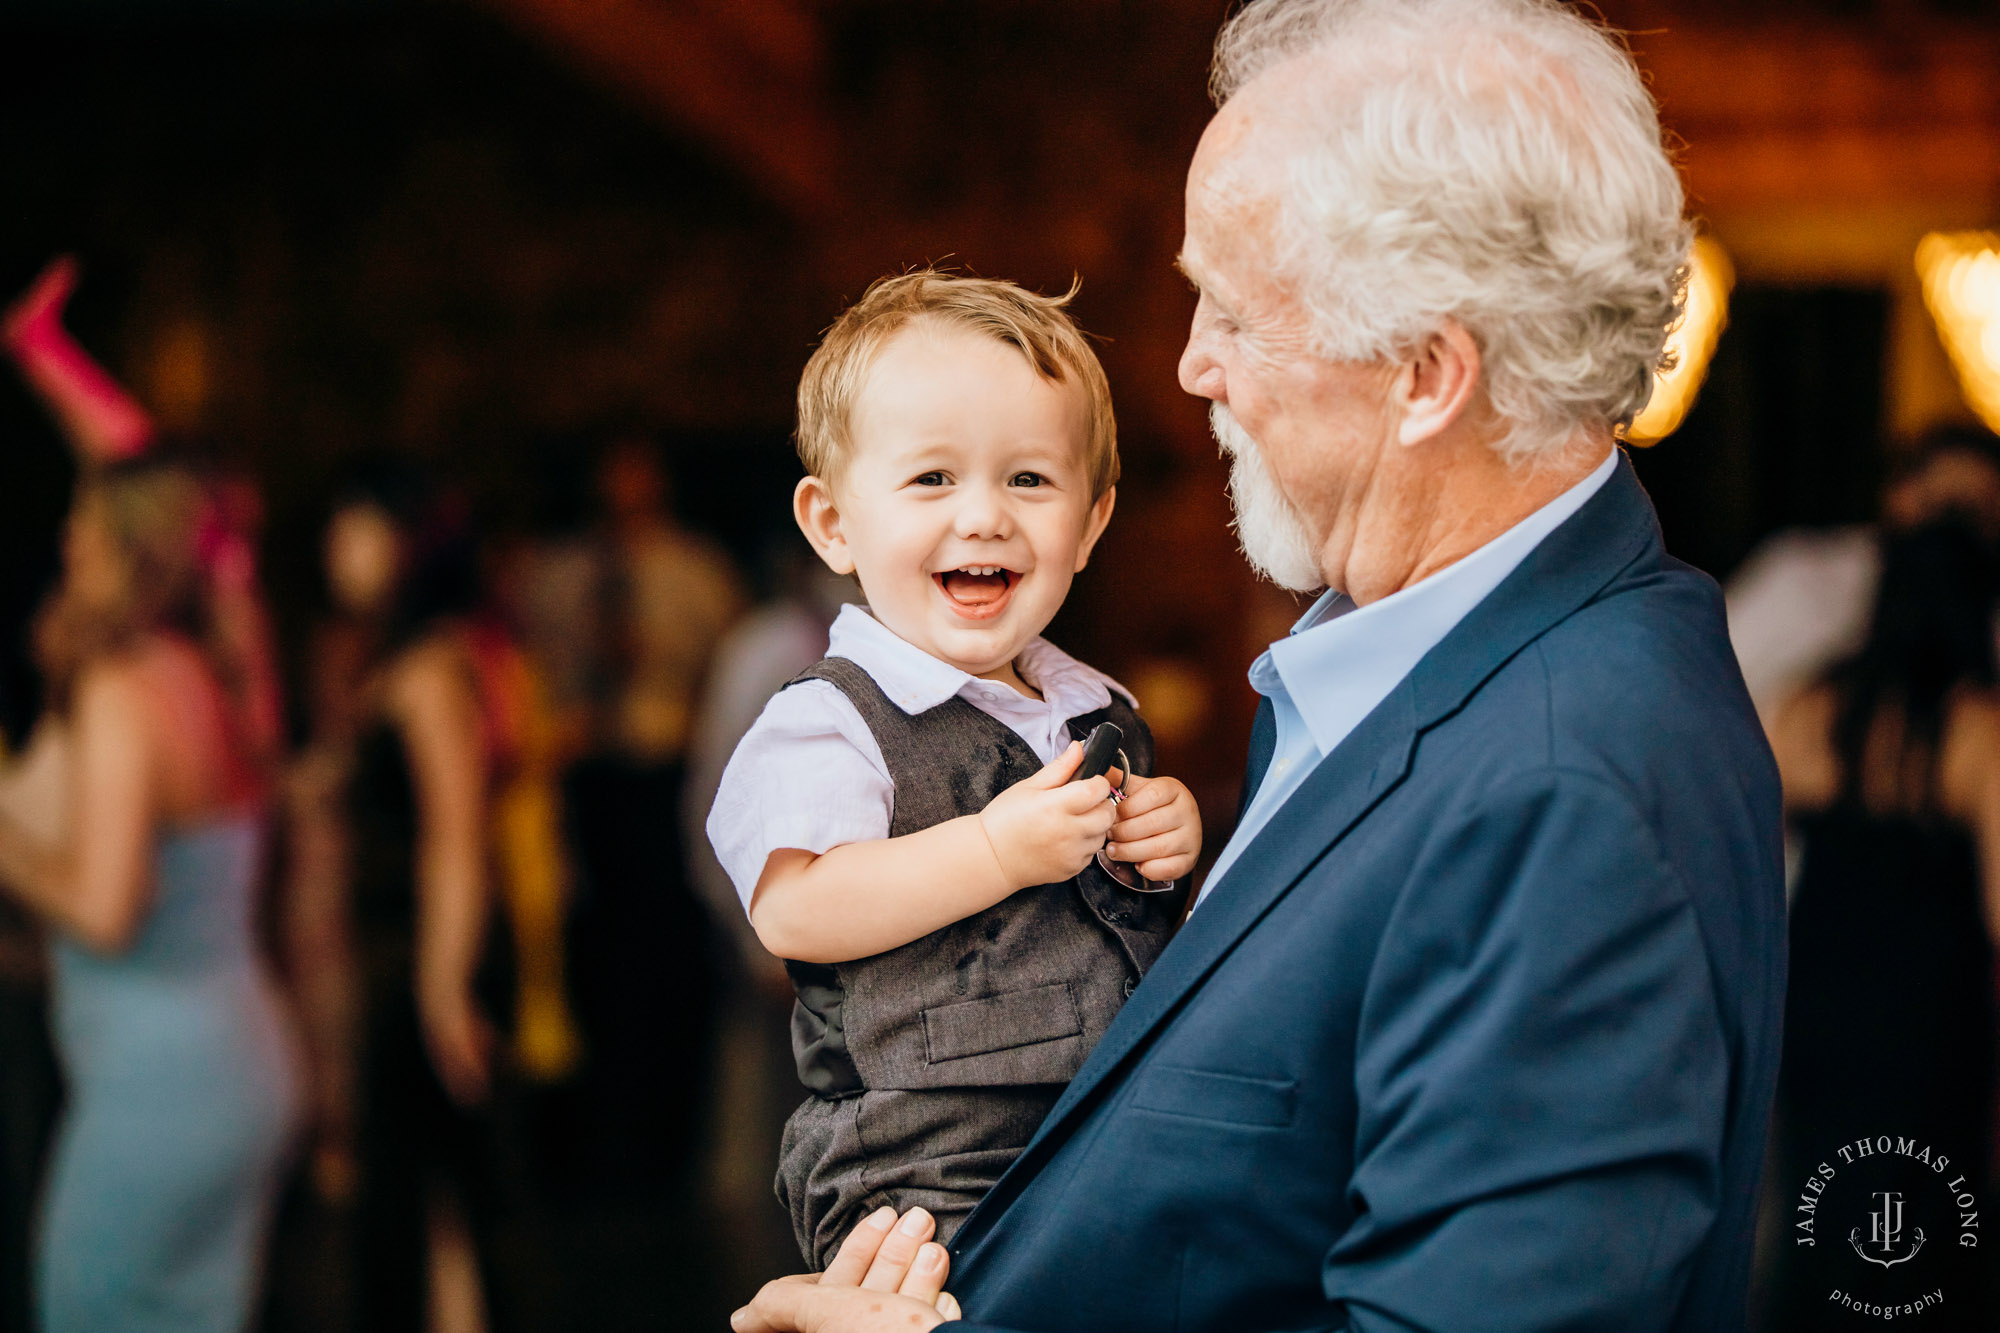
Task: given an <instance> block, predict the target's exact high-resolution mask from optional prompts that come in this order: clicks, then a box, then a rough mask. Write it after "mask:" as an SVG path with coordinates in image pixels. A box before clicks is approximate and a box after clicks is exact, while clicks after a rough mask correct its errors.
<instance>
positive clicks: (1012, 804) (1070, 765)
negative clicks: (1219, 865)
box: [978, 741, 1199, 889]
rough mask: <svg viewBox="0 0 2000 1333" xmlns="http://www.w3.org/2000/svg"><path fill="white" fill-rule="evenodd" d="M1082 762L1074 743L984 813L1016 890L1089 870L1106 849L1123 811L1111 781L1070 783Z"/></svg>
mask: <svg viewBox="0 0 2000 1333" xmlns="http://www.w3.org/2000/svg"><path fill="white" fill-rule="evenodd" d="M1082 758H1083V745H1082V744H1081V743H1080V742H1077V741H1072V742H1070V747H1069V748H1068V749H1067V750H1064V751H1063V752H1062V753H1061V754H1059V755H1057V756H1056V757H1055V762H1054V763H1051V764H1050V765H1049V766H1048V767H1047V768H1044V769H1043V770H1042V771H1041V772H1039V773H1037V774H1035V775H1034V776H1033V777H1028V778H1023V779H1021V780H1020V781H1019V782H1017V783H1015V784H1014V785H1013V786H1011V787H1009V788H1008V789H1007V790H1006V791H1003V792H1001V793H1000V794H999V795H998V796H995V797H994V798H993V800H992V801H991V802H990V803H989V804H988V805H987V807H986V808H985V809H984V810H981V811H980V812H979V816H978V818H979V826H980V828H982V829H984V830H985V832H986V840H987V841H988V842H990V843H992V844H993V855H994V857H995V858H997V859H998V860H999V862H1000V870H1001V872H1002V873H1003V874H1004V875H1006V877H1007V879H1008V881H1009V882H1010V883H1012V884H1013V886H1014V887H1015V888H1016V889H1025V888H1029V887H1031V886H1033V885H1036V884H1055V883H1059V882H1061V881H1062V880H1066V879H1068V878H1070V877H1071V876H1072V875H1076V874H1078V873H1080V872H1081V871H1082V870H1083V868H1084V867H1085V866H1087V865H1089V864H1090V861H1091V858H1092V857H1094V856H1096V855H1097V849H1098V848H1100V847H1102V846H1103V845H1104V835H1105V834H1106V833H1107V832H1108V831H1109V830H1110V828H1111V821H1112V819H1113V818H1114V817H1115V816H1116V814H1117V812H1118V807H1116V806H1115V805H1113V804H1112V803H1111V783H1110V782H1109V780H1107V779H1105V778H1101V777H1099V778H1091V779H1089V780H1088V781H1085V782H1071V781H1070V780H1069V779H1070V774H1072V773H1074V772H1076V766H1077V763H1078V762H1079V761H1080V760H1081V759H1082ZM1190 804H1192V802H1190ZM1197 839H1199V835H1197ZM1190 864H1192V862H1190Z"/></svg>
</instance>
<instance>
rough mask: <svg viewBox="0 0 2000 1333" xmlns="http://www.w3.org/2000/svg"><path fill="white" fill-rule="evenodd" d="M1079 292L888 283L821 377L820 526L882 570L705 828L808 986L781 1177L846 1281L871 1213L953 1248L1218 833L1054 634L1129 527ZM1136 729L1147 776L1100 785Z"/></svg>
mask: <svg viewBox="0 0 2000 1333" xmlns="http://www.w3.org/2000/svg"><path fill="white" fill-rule="evenodd" d="M1068 299H1069V298H1068V297H1060V298H1051V297H1043V296H1037V295H1035V294H1033V293H1031V292H1027V291H1024V290H1023V289H1021V288H1019V287H1016V286H1014V285H1013V284H1011V283H1003V282H994V281H987V280H983V279H975V278H965V277H956V276H952V275H947V274H944V273H939V272H936V271H930V270H925V271H920V272H915V273H910V274H906V275H904V276H901V277H896V278H886V279H883V280H882V281H880V282H877V283H876V284H875V285H874V286H872V287H870V288H869V290H868V291H867V293H866V294H865V295H863V297H862V298H861V300H860V301H859V302H857V303H856V304H855V305H854V306H853V307H851V308H850V309H848V310H847V311H846V312H845V313H844V314H843V315H842V316H841V317H840V319H839V320H838V321H837V322H836V323H835V324H834V325H833V327H832V328H831V329H829V330H828V331H827V334H826V337H825V338H824V339H823V340H822V342H821V344H820V346H819V348H818V350H817V351H816V352H814V354H813V356H812V358H811V360H810V361H809V362H808V363H807V366H806V370H805V374H804V377H803V380H802V382H801V384H800V386H799V424H798V445H799V455H800V458H801V460H802V461H803V462H804V464H805V467H806V471H807V473H808V475H807V476H806V477H805V479H804V480H803V481H801V482H800V483H799V486H798V490H797V492H796V493H795V496H794V513H795V516H796V518H797V519H798V523H799V527H800V528H801V529H802V530H803V531H804V532H805V535H806V537H807V539H808V540H809V541H811V543H812V545H813V548H814V549H815V550H816V551H817V552H818V553H819V555H820V558H821V559H823V560H824V561H825V562H826V563H827V565H828V566H829V567H831V568H832V569H833V570H834V571H835V572H837V573H841V574H847V573H853V574H855V575H856V576H857V577H858V578H859V580H860V584H861V589H862V593H863V595H864V596H865V598H866V599H867V606H866V608H865V609H864V608H862V607H858V606H848V607H845V608H843V610H842V611H841V613H840V616H839V619H838V620H837V621H836V622H835V623H834V626H833V631H832V638H831V644H830V646H829V649H828V656H827V657H826V658H825V659H824V660H823V661H821V662H820V663H819V664H818V665H816V666H814V667H812V668H810V669H808V670H807V671H806V672H804V673H803V674H801V675H800V676H799V677H798V678H797V679H796V680H794V681H793V682H792V683H791V684H790V685H789V686H788V687H786V688H785V689H783V690H781V691H780V692H779V693H778V694H777V696H776V697H774V698H773V699H772V700H771V702H770V704H769V705H768V706H766V708H765V710H764V712H763V715H762V716H761V717H760V718H759V719H758V721H757V723H756V725H755V726H753V727H752V728H751V730H750V731H749V733H748V734H747V735H745V737H744V738H743V741H742V743H741V744H740V745H739V746H738V747H737V750H736V753H735V755H734V756H733V757H732V758H731V760H730V763H729V767H728V769H727V771H726V772H725V773H724V775H723V779H722V784H721V788H720V790H719V791H718V793H717V796H716V801H715V805H714V807H713V809H712V810H711V811H710V814H709V819H708V834H709V838H710V840H711V841H712V842H713V843H714V845H715V850H716V854H717V856H718V857H719V858H720V860H721V862H722V865H723V867H724V868H725V869H726V870H727V871H728V872H729V874H730V877H731V878H732V880H733V881H734V882H735V884H736V887H737V891H738V892H739V893H740V894H741V895H742V897H743V901H744V905H745V907H746V909H747V910H748V912H749V914H750V920H751V923H752V925H753V926H754V927H755V928H756V931H757V934H758V936H759V938H760V939H761V940H762V941H763V942H764V944H765V946H766V947H767V948H769V949H770V950H771V952H772V953H774V954H776V955H777V956H779V957H780V958H784V959H786V960H788V961H787V968H788V970H789V971H790V973H791V976H792V980H793V982H794V984H795V987H796V989H797V991H798V1003H797V1005H796V1006H795V1007H794V1010H793V1019H792V1039H793V1050H794V1054H795V1056H796V1058H797V1063H798V1069H799V1076H800V1079H801V1080H802V1081H803V1082H804V1083H805V1085H806V1087H807V1089H808V1090H809V1091H810V1092H811V1094H812V1096H811V1097H810V1098H808V1099H807V1100H806V1102H805V1103H804V1104H803V1105H802V1106H800V1107H799V1109H798V1110H797V1111H796V1112H794V1113H793V1115H792V1117H791V1120H790V1122H789V1123H788V1124H787V1126H786V1130H785V1137H784V1143H783V1146H782V1149H781V1161H780V1164H779V1172H778V1194H779V1197H780V1198H781V1199H782V1200H783V1201H784V1202H785V1204H786V1206H787V1207H788V1208H789V1210H790V1212H791V1215H792V1222H793V1228H794V1231H795V1233H796V1234H797V1237H798V1240H799V1245H800V1248H801V1250H802V1251H803V1252H804V1254H805V1258H806V1261H807V1262H808V1263H809V1264H811V1265H812V1266H813V1267H814V1268H816V1269H817V1268H823V1267H824V1266H825V1263H826V1261H827V1260H828V1259H829V1258H830V1257H831V1256H832V1254H833V1251H834V1250H835V1249H836V1248H837V1247H838V1246H839V1244H840V1242H841V1240H842V1239H844V1238H845V1237H846V1235H847V1233H848V1232H849V1231H851V1230H852V1229H853V1228H854V1226H855V1225H856V1224H857V1223H859V1222H860V1221H861V1220H863V1219H864V1218H866V1217H867V1216H868V1215H869V1214H870V1213H871V1212H873V1211H875V1210H876V1209H878V1208H880V1207H882V1206H883V1205H885V1204H886V1205H889V1206H892V1207H894V1208H896V1209H897V1210H898V1211H903V1210H907V1209H909V1208H911V1207H914V1206H921V1207H923V1208H925V1209H926V1210H928V1211H929V1212H930V1213H931V1214H932V1215H933V1216H934V1217H935V1218H936V1220H937V1239H938V1240H940V1241H948V1240H949V1239H950V1237H951V1235H952V1233H953V1232H955V1231H956V1230H957V1228H958V1226H959V1224H960V1223H962V1222H963V1221H964V1219H965V1216H966V1215H967V1214H968V1213H970V1212H971V1210H972V1208H973V1206H974V1205H975V1204H977V1203H978V1201H979V1199H980V1198H981V1196H983V1195H984V1194H985V1193H986V1191H987V1190H988V1189H990V1188H991V1187H992V1185H993V1183H994V1182H995V1181H996V1180H998V1179H999V1177H1000V1175H1001V1173H1002V1172H1003V1171H1005V1170H1006V1168H1007V1166H1008V1164H1009V1163H1011V1162H1012V1161H1013V1160H1014V1158H1015V1157H1016V1156H1018V1155H1019V1153H1020V1151H1021V1149H1022V1148H1023V1147H1025V1146H1026V1145H1027V1142H1028V1140H1029V1138H1030V1137H1032V1136H1033V1134H1034V1132H1035V1130H1036V1128H1037V1127H1038V1126H1039V1125H1040V1123H1041V1121H1042V1119H1043V1117H1044V1116H1045V1115H1046V1114H1047V1113H1048V1111H1049V1109H1050V1108H1051V1107H1052V1106H1053V1105H1054V1103H1055V1100H1056V1098H1057V1097H1058V1096H1059V1095H1060V1094H1061V1091H1062V1087H1063V1085H1064V1084H1065V1083H1066V1082H1068V1080H1069V1079H1070V1078H1071V1077H1072V1076H1073V1075H1074V1074H1075V1073H1076V1072H1077V1070H1078V1069H1079V1068H1080V1067H1081V1066H1082V1064H1083V1060H1084V1057H1085V1056H1086V1055H1088V1054H1089V1052H1090V1049H1091V1047H1092V1046H1094V1045H1095V1044H1096V1042H1097V1039H1098V1038H1099V1037H1100V1036H1102V1035H1103V1033H1104V1030H1105V1028H1106V1026H1107V1025H1108V1024H1109V1023H1110V1021H1111V1019H1112V1017H1113V1015H1115V1014H1116V1012H1117V1010H1118V1008H1119V1006H1120V1005H1121V1004H1122V1003H1123V1002H1124V1000H1125V997H1126V996H1128V995H1130V994H1131V993H1132V988H1133V986H1134V985H1136V984H1137V982H1138V979H1139V977H1140V975H1141V973H1143V972H1144V971H1145V969H1146V968H1147V967H1148V966H1150V965H1151V963H1152V962H1153V960H1154V959H1155V958H1156V957H1158V955H1159V953H1160V950H1161V949H1162V948H1163V947H1164V946H1165V945H1166V942H1167V939H1168V936H1169V935H1170V934H1171V932H1172V929H1173V927H1174V924H1175V923H1176V921H1177V920H1178V917H1179V912H1180V909H1181V907H1182V905H1183V904H1182V897H1183V895H1182V894H1180V893H1172V892H1161V893H1136V892H1133V891H1132V890H1130V889H1127V888H1125V887H1123V886H1121V885H1119V884H1118V883H1117V882H1116V881H1114V880H1113V879H1112V878H1111V877H1110V876H1109V875H1107V874H1105V873H1104V871H1103V870H1102V869H1101V868H1100V867H1099V866H1097V865H1096V864H1095V856H1096V853H1097V852H1098V850H1099V848H1100V847H1105V846H1106V843H1107V838H1108V840H1109V854H1110V855H1111V856H1112V857H1113V858H1114V859H1116V860H1120V861H1125V862H1129V863H1132V864H1133V865H1134V866H1136V868H1137V869H1138V871H1139V872H1140V874H1142V875H1144V876H1145V877H1146V878H1147V879H1148V880H1151V881H1155V882H1156V885H1155V887H1157V886H1164V885H1165V884H1167V883H1169V882H1172V881H1176V880H1180V879H1183V878H1184V877H1185V876H1187V875H1188V874H1189V873H1190V872H1191V871H1192V869H1193V868H1194V863H1195V858H1196V856H1197V855H1198V854H1199V852H1200V849H1201V821H1200V816H1199V814H1198V812H1197V811H1196V809H1195V803H1194V799H1193V797H1192V796H1191V795H1190V794H1189V793H1188V790H1187V788H1186V787H1185V786H1183V785H1182V784H1181V783H1179V782H1177V781H1175V780H1174V779H1172V778H1162V777H1150V778H1149V777H1144V776H1140V775H1141V774H1144V773H1147V772H1149V771H1150V769H1151V763H1152V742H1151V739H1150V736H1149V735H1148V733H1147V731H1146V727H1145V724H1144V723H1143V722H1141V721H1140V720H1139V718H1138V716H1137V714H1136V713H1135V712H1134V711H1133V710H1134V705H1133V701H1132V699H1131V697H1130V696H1129V695H1128V694H1127V693H1126V692H1125V691H1124V689H1123V688H1122V687H1120V686H1119V685H1117V684H1116V682H1114V681H1112V680H1111V679H1110V678H1109V677H1107V676H1104V675H1103V674H1101V673H1099V672H1097V671H1095V670H1093V669H1091V668H1090V667H1088V666H1085V665H1084V664H1082V663H1081V662H1078V661H1076V660H1075V659H1074V658H1071V657H1070V656H1068V655H1067V654H1065V653H1063V652H1062V651H1061V650H1059V649H1057V648H1056V647H1054V646H1053V645H1052V644H1050V643H1048V642H1047V641H1046V640H1044V639H1042V638H1040V637H1039V636H1040V634H1041V631H1042V630H1043V629H1044V628H1045V627H1046V626H1047V625H1048V623H1049V620H1050V619H1051V618H1052V617H1053V616H1054V615H1055V613H1056V611H1057V609H1058V608H1060V607H1061V605H1062V601H1063V598H1064V596H1065V595H1066V594H1067V593H1068V591H1069V586H1070V581H1071V579H1072V578H1073V577H1074V576H1075V574H1076V572H1077V571H1078V570H1080V569H1082V568H1083V566H1084V563H1085V562H1086V561H1087V560H1088V559H1089V556H1090V552H1091V548H1092V547H1093V546H1094V545H1095V544H1096V541H1097V539H1098V537H1099V536H1100V535H1101V534H1102V532H1103V531H1104V527H1105V524H1106V523H1107V522H1108V521H1109V520H1110V517H1111V509H1112V504H1113V501H1114V496H1115V491H1114V489H1113V488H1114V484H1115V483H1116V481H1117V476H1118V454H1117V440H1116V427H1115V425H1114V423H1113V418H1112V414H1111V398H1110V390H1109V387H1108V385H1107V384H1106V382H1105V378H1104V372H1103V369H1102V368H1101V367H1100V366H1099V364H1098V362H1097V357H1096V355H1095V354H1094V353H1093V352H1092V351H1091V348H1090V345H1089V343H1088V342H1087V341H1086V340H1085V339H1084V337H1083V335H1082V334H1081V333H1080V332H1079V331H1078V330H1077V328H1076V326H1075V325H1074V324H1073V323H1072V322H1071V321H1070V319H1069V316H1068V314H1067V313H1066V312H1065V310H1064V306H1065V305H1066V304H1067V302H1068ZM1105 721H1110V722H1113V723H1116V724H1117V726H1118V727H1119V728H1121V729H1122V730H1123V732H1124V736H1125V739H1124V749H1125V752H1126V754H1127V756H1128V757H1129V759H1130V762H1131V767H1132V768H1133V769H1134V770H1135V771H1134V772H1133V773H1132V774H1129V775H1125V800H1124V802H1123V804H1122V805H1119V804H1115V803H1114V802H1113V801H1111V800H1110V799H1109V798H1110V796H1111V794H1112V787H1111V784H1110V782H1109V781H1107V780H1106V779H1105V778H1102V777H1099V778H1093V779H1090V780H1088V781H1084V782H1071V781H1070V780H1069V779H1070V777H1071V775H1072V774H1073V773H1074V771H1075V769H1076V767H1077V763H1078V760H1079V758H1080V750H1081V747H1080V745H1079V744H1078V741H1079V740H1080V738H1082V737H1083V736H1085V735H1086V734H1088V733H1089V731H1090V730H1091V729H1092V728H1093V727H1094V726H1096V725H1097V724H1098V723H1101V722H1105Z"/></svg>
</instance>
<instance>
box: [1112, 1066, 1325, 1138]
mask: <svg viewBox="0 0 2000 1333" xmlns="http://www.w3.org/2000/svg"><path fill="white" fill-rule="evenodd" d="M1298 1094H1299V1086H1298V1083H1297V1082H1296V1081H1295V1080H1293V1079H1289V1078H1259V1077H1257V1076H1255V1075H1250V1074H1224V1073H1220V1072H1218V1071H1216V1070H1212V1069H1190V1068H1187V1067H1186V1066H1183V1065H1149V1066H1147V1067H1146V1068H1145V1069H1144V1070H1143V1071H1142V1072H1141V1073H1140V1075H1139V1079H1138V1083H1137V1086H1136V1087H1135V1088H1134V1089H1133V1092H1132V1108H1133V1109H1134V1110H1137V1111H1152V1112H1155V1113H1157V1114H1160V1115H1176V1116H1186V1117H1188V1118H1189V1119H1192V1120H1211V1121H1214V1122H1216V1123H1218V1124H1224V1125H1258V1126H1265V1127H1269V1128H1283V1127H1284V1126H1287V1125H1289V1124H1291V1123H1292V1117H1293V1116H1294V1115H1295V1114H1297V1111H1298Z"/></svg>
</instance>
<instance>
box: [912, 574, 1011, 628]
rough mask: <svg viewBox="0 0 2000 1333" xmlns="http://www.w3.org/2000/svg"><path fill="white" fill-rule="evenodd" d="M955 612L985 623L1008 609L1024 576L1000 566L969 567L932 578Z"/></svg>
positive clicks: (968, 618)
mask: <svg viewBox="0 0 2000 1333" xmlns="http://www.w3.org/2000/svg"><path fill="white" fill-rule="evenodd" d="M931 578H932V580H933V581H935V582H936V583H937V586H938V590H939V591H940V592H942V593H943V594H944V595H945V600H947V601H949V602H950V603H951V608H952V610H953V611H955V612H957V613H958V614H959V615H961V616H964V617H965V618H966V619H967V620H986V619H989V618H990V617H993V616H997V615H999V614H1000V612H1001V611H1002V610H1003V609H1005V607H1006V605H1007V599H1008V598H1009V597H1010V596H1012V594H1013V591H1014V585H1015V584H1016V583H1019V582H1020V581H1021V576H1020V575H1019V574H1016V573H1015V572H1014V571H1013V570H1011V569H1002V568H1001V567H1000V566H998V565H967V566H966V567H965V568H963V569H947V570H945V571H944V572H943V573H941V574H933V575H931Z"/></svg>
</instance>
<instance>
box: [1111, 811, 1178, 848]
mask: <svg viewBox="0 0 2000 1333" xmlns="http://www.w3.org/2000/svg"><path fill="white" fill-rule="evenodd" d="M1185 822H1186V821H1185V820H1183V819H1182V818H1181V814H1180V811H1178V810H1176V809H1174V808H1173V807H1172V806H1165V807H1162V808H1161V809H1158V810H1149V811H1142V812H1140V813H1137V814H1134V813H1133V811H1132V803H1131V802H1130V801H1127V802H1125V804H1123V805H1121V806H1119V807H1118V818H1117V820H1116V821H1115V822H1114V823H1113V824H1112V825H1111V840H1112V841H1113V842H1137V841H1138V840H1139V839H1141V838H1150V837H1152V836H1154V835H1155V834H1159V833H1168V832H1171V831H1172V830H1174V829H1177V828H1179V827H1180V826H1181V825H1182V824H1183V823H1185Z"/></svg>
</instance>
